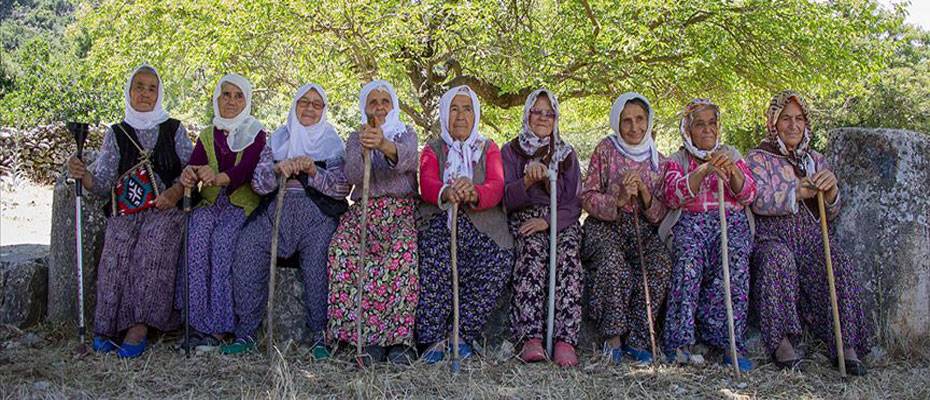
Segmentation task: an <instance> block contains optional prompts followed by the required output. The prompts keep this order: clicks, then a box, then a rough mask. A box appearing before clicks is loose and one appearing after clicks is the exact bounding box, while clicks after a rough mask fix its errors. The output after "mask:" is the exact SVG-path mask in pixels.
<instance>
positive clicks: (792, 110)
mask: <svg viewBox="0 0 930 400" xmlns="http://www.w3.org/2000/svg"><path fill="white" fill-rule="evenodd" d="M775 130H776V131H777V132H778V137H779V138H781V141H782V143H784V144H785V147H786V148H788V150H794V149H796V148H797V147H798V145H799V144H801V141H802V140H803V139H804V131H806V130H807V118H806V117H805V116H804V111H803V110H801V105H800V104H798V102H797V101H794V100H791V101H789V102H788V104H786V105H785V108H783V109H782V110H781V114H779V115H778V120H777V121H775Z"/></svg>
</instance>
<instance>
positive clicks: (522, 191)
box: [501, 141, 581, 232]
mask: <svg viewBox="0 0 930 400" xmlns="http://www.w3.org/2000/svg"><path fill="white" fill-rule="evenodd" d="M501 159H502V161H503V163H504V207H505V208H506V209H507V212H508V213H511V212H514V211H519V210H522V209H524V208H527V207H532V206H544V207H546V209H547V212H546V214H545V217H544V218H545V219H546V222H547V223H548V222H549V213H548V207H549V192H548V191H546V188H545V187H546V184H545V183H543V182H537V183H535V184H533V185H532V186H530V187H529V188H526V187H524V185H523V176H524V173H523V168H524V167H525V166H526V164H529V162H530V158H528V157H526V155H525V154H523V151H521V150H518V149H514V144H513V142H512V141H511V142H508V143H507V144H505V145H504V148H503V150H501ZM580 184H581V168H580V167H579V165H578V157H577V156H576V155H575V152H574V151H572V152H571V154H569V155H568V157H567V158H566V159H565V160H564V161H562V163H561V164H560V165H559V176H558V181H557V182H556V186H557V188H558V189H557V192H556V201H557V202H558V207H559V209H558V216H557V225H558V227H557V230H558V231H559V232H561V231H563V230H564V229H565V228H568V227H569V226H571V225H572V224H574V223H577V222H578V218H580V217H581V199H580V198H579V197H578V193H579V192H580V188H581V186H580Z"/></svg>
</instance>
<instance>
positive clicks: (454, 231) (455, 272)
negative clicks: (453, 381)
mask: <svg viewBox="0 0 930 400" xmlns="http://www.w3.org/2000/svg"><path fill="white" fill-rule="evenodd" d="M458 221H459V205H458V203H452V227H451V228H450V230H451V235H450V243H449V248H450V250H449V251H450V252H451V254H450V256H451V260H452V365H451V368H452V372H453V373H456V374H457V373H459V371H460V370H461V368H462V365H461V360H460V358H459V357H460V355H459V266H458V226H459V222H458Z"/></svg>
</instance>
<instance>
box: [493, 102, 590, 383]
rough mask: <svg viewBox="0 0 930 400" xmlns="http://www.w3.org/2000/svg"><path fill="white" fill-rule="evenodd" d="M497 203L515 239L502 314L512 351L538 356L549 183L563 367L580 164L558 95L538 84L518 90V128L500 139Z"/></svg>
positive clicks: (574, 273) (574, 333) (578, 284)
mask: <svg viewBox="0 0 930 400" xmlns="http://www.w3.org/2000/svg"><path fill="white" fill-rule="evenodd" d="M501 157H502V159H503V162H504V181H505V186H504V207H505V209H506V210H507V212H508V221H509V224H510V232H511V234H513V236H514V238H515V239H516V245H517V259H516V262H515V264H514V282H513V293H514V296H513V305H512V306H511V309H510V310H511V313H510V320H511V323H512V324H513V335H514V338H513V339H514V341H515V342H517V343H520V342H523V350H522V351H521V353H520V359H521V360H523V361H524V362H537V361H542V360H545V359H546V352H545V350H544V349H543V346H542V338H543V335H544V334H545V323H546V318H547V316H546V306H545V305H546V298H547V297H548V292H549V290H548V287H549V279H548V276H549V220H550V219H549V215H550V214H549V213H550V208H549V207H550V204H549V192H550V190H555V191H556V201H557V202H558V209H557V216H556V221H557V223H556V225H557V226H556V231H557V238H558V239H557V240H556V243H557V255H558V258H557V260H556V282H557V283H556V309H555V328H554V332H552V335H553V337H554V338H555V346H554V353H555V354H554V356H553V359H554V361H555V363H556V364H558V365H559V366H563V367H568V366H574V365H577V364H578V357H577V355H576V354H575V346H576V345H577V344H578V329H579V328H580V327H581V290H582V276H581V273H582V271H581V257H580V255H579V249H580V247H581V224H580V223H579V222H578V217H580V216H581V203H580V202H579V200H578V188H579V185H580V183H581V169H580V168H579V166H578V158H577V156H576V155H575V150H574V149H573V148H572V146H571V145H569V144H567V143H565V142H564V141H563V140H562V139H561V138H560V137H559V102H558V100H557V99H556V97H555V94H553V93H552V92H550V91H548V90H546V89H539V90H537V91H535V92H533V93H531V94H530V95H529V97H527V98H526V104H525V105H524V106H523V131H522V132H520V134H519V135H518V136H517V137H516V138H514V139H513V140H511V141H510V142H508V143H507V144H505V145H504V148H503V150H501ZM553 166H555V167H556V168H558V173H559V174H558V177H557V180H556V187H555V188H550V187H549V185H550V182H549V179H548V173H547V171H548V170H549V168H550V167H553Z"/></svg>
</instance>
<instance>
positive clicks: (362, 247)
mask: <svg viewBox="0 0 930 400" xmlns="http://www.w3.org/2000/svg"><path fill="white" fill-rule="evenodd" d="M374 122H375V121H374V118H371V117H370V116H369V118H368V125H369V126H371V127H374V126H375V125H374ZM362 163H363V164H364V165H363V170H362V214H361V216H360V218H359V219H360V220H361V221H360V224H359V225H361V226H360V228H361V235H360V236H361V237H360V238H359V249H358V264H357V265H356V268H358V281H357V282H356V288H355V290H356V292H358V298H357V304H356V309H355V335H356V340H355V353H356V354H355V362H356V363H357V364H358V366H359V368H364V367H365V360H364V357H365V355H364V349H363V347H364V346H363V339H362V324H364V318H363V317H362V293H363V291H364V290H365V281H366V280H368V276H367V275H368V274H367V272H368V271H367V269H366V263H367V262H368V194H369V190H370V187H369V185H370V184H371V150H368V149H363V150H362Z"/></svg>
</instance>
